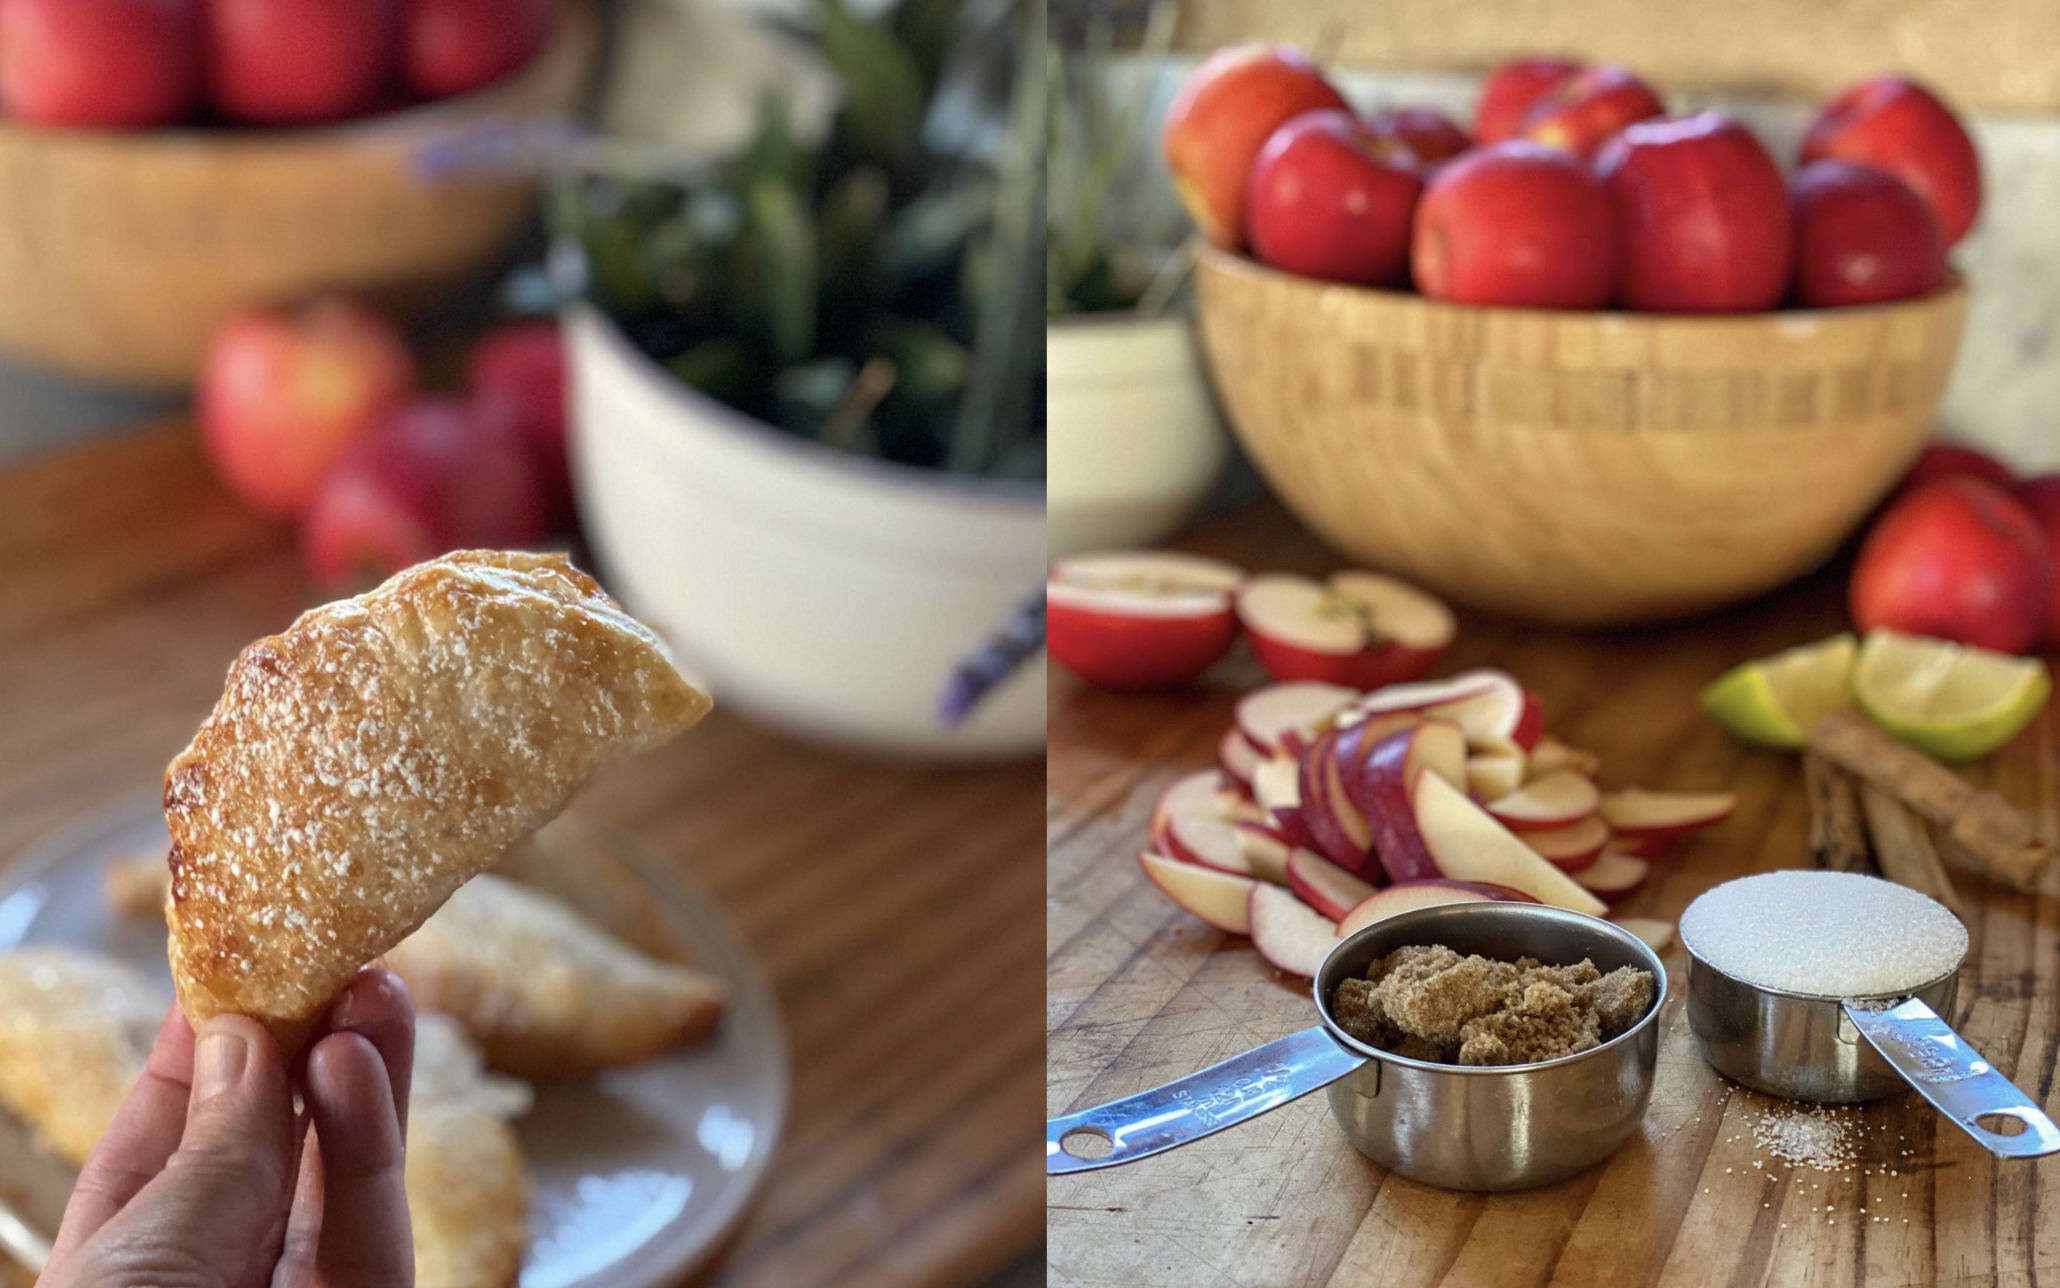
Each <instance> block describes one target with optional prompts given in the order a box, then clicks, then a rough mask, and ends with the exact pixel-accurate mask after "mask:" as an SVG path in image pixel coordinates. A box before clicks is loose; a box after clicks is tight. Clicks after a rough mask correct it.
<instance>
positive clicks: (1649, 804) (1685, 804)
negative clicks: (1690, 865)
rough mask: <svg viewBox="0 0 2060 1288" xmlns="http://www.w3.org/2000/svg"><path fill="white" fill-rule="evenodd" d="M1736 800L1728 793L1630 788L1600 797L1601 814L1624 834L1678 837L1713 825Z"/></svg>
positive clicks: (1729, 813) (1717, 822) (1727, 814)
mask: <svg viewBox="0 0 2060 1288" xmlns="http://www.w3.org/2000/svg"><path fill="white" fill-rule="evenodd" d="M1737 803H1738V800H1737V798H1736V797H1734V796H1733V795H1732V794H1731V793H1729V792H1648V791H1646V790H1645V789H1644V788H1642V787H1632V788H1629V789H1627V790H1625V791H1621V792H1612V793H1610V794H1609V795H1608V796H1605V797H1603V798H1602V817H1603V819H1604V820H1605V821H1607V822H1608V823H1609V825H1610V827H1611V828H1612V829H1613V830H1615V831H1617V832H1619V833H1621V834H1623V835H1625V836H1680V835H1682V834H1683V833H1685V832H1695V831H1700V830H1701V829H1703V828H1705V827H1715V826H1716V825H1717V824H1719V823H1721V822H1723V821H1724V820H1725V819H1727V818H1729V817H1731V810H1732V808H1733V807H1734V806H1736V805H1737Z"/></svg>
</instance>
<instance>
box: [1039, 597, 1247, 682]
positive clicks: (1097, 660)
mask: <svg viewBox="0 0 2060 1288" xmlns="http://www.w3.org/2000/svg"><path fill="white" fill-rule="evenodd" d="M1045 637H1046V638H1045V647H1046V648H1047V649H1049V650H1050V652H1051V655H1052V656H1053V657H1054V658H1056V659H1058V661H1059V662H1060V664H1062V665H1063V666H1064V667H1065V668H1066V669H1067V670H1069V671H1071V672H1072V673H1073V674H1075V675H1077V676H1079V677H1080V678H1081V679H1083V680H1085V681H1087V682H1088V683H1089V684H1092V685H1095V686H1096V687H1098V688H1103V689H1116V690H1123V691H1137V690H1145V689H1176V688H1179V687H1181V686H1182V685H1185V684H1191V683H1193V682H1194V681H1195V679H1196V678H1197V677H1199V676H1200V675H1201V673H1202V672H1204V671H1206V670H1208V669H1209V668H1210V667H1212V666H1214V665H1216V663H1217V662H1218V661H1220V660H1221V659H1222V657H1223V655H1224V654H1225V653H1228V652H1230V646H1231V645H1232V644H1234V643H1236V642H1237V614H1236V613H1235V612H1233V611H1232V610H1231V607H1230V596H1229V595H1225V596H1224V597H1223V607H1222V609H1221V610H1220V611H1217V612H1212V613H1208V614H1205V615H1201V616H1195V617H1142V616H1137V615H1133V614H1130V613H1119V612H1104V611H1101V610H1099V609H1095V608H1089V607H1087V606H1085V605H1082V604H1074V603H1060V602H1056V601H1052V602H1049V603H1048V605H1047V608H1046V624H1045Z"/></svg>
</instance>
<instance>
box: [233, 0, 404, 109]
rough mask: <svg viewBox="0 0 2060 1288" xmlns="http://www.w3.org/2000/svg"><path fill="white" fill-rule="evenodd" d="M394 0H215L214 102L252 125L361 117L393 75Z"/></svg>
mask: <svg viewBox="0 0 2060 1288" xmlns="http://www.w3.org/2000/svg"><path fill="white" fill-rule="evenodd" d="M398 17H399V13H398V9H397V7H396V3H395V0H208V4H207V34H208V45H207V69H208V97H209V100H210V101H211V102H212V103H213V104H214V108H215V110H216V111H217V112H219V113H221V114H222V116H224V117H226V118H227V119H229V120H232V121H241V122H244V123H247V124H252V125H306V124H312V123H314V122H318V121H337V120H342V119H343V118H345V117H348V116H354V115H358V114H360V113H362V112H365V111H366V110H368V109H369V108H370V107H371V106H372V105H373V104H374V103H376V102H378V101H379V96H380V93H381V91H382V89H383V87H384V84H385V81H386V79H387V74H388V72H389V71H390V70H391V67H392V64H393V55H394V38H395V35H396V33H397V31H398V24H397V19H398Z"/></svg>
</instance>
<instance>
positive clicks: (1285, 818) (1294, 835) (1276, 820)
mask: <svg viewBox="0 0 2060 1288" xmlns="http://www.w3.org/2000/svg"><path fill="white" fill-rule="evenodd" d="M1272 827H1273V831H1274V833H1275V835H1277V836H1279V837H1280V839H1281V840H1282V841H1283V842H1284V843H1285V844H1286V845H1287V847H1288V848H1289V849H1290V850H1309V851H1312V852H1313V851H1314V850H1315V849H1316V848H1317V846H1316V834H1315V833H1314V832H1312V831H1310V830H1309V823H1308V821H1307V820H1306V819H1305V818H1304V817H1303V815H1302V807H1301V806H1299V805H1286V806H1282V807H1281V808H1279V809H1276V810H1274V811H1273V823H1272Z"/></svg>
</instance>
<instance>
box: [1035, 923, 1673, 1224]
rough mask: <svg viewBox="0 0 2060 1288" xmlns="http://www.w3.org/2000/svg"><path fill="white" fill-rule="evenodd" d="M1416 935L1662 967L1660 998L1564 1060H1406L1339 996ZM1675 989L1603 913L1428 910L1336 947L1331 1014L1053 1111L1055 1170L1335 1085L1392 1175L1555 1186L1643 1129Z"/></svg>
mask: <svg viewBox="0 0 2060 1288" xmlns="http://www.w3.org/2000/svg"><path fill="white" fill-rule="evenodd" d="M1413 944H1443V945H1445V946H1446V947H1448V948H1451V949H1452V950H1453V951H1455V952H1458V953H1460V954H1462V955H1463V954H1467V953H1479V954H1481V955H1482V956H1484V957H1494V958H1500V959H1503V960H1510V959H1513V958H1517V957H1535V958H1537V959H1538V960H1540V961H1542V962H1545V963H1547V964H1550V965H1573V964H1575V963H1577V962H1579V961H1581V960H1582V959H1584V958H1585V959H1588V960H1590V961H1593V962H1594V963H1595V965H1596V967H1597V968H1598V969H1600V970H1603V971H1610V970H1614V969H1616V968H1617V967H1619V966H1637V967H1641V968H1643V969H1645V970H1649V971H1651V972H1652V975H1653V984H1654V992H1655V996H1654V998H1653V1003H1652V1009H1651V1010H1649V1011H1647V1012H1646V1013H1645V1017H1644V1018H1643V1019H1641V1020H1639V1021H1638V1023H1636V1024H1635V1025H1633V1026H1632V1027H1631V1028H1630V1029H1629V1030H1628V1031H1626V1032H1624V1033H1622V1034H1620V1035H1618V1036H1617V1037H1615V1038H1612V1039H1610V1040H1609V1041H1608V1042H1605V1043H1603V1044H1602V1045H1600V1046H1598V1047H1595V1048H1593V1049H1591V1050H1588V1051H1583V1052H1580V1053H1579V1054H1577V1055H1570V1056H1563V1057H1561V1058H1559V1059H1557V1060H1547V1061H1542V1062H1540V1063H1537V1064H1519V1065H1487V1066H1473V1065H1450V1064H1433V1063H1430V1062H1428V1061H1423V1060H1412V1059H1409V1058H1407V1057H1404V1056H1399V1055H1395V1054H1392V1053H1390V1052H1387V1051H1383V1050H1381V1049H1380V1048H1378V1047H1372V1046H1368V1045H1366V1044H1365V1043H1363V1042H1360V1041H1359V1040H1358V1039H1356V1038H1354V1037H1352V1036H1351V1035H1350V1034H1348V1033H1346V1032H1345V1031H1344V1030H1343V1029H1342V1028H1340V1027H1338V1023H1337V1019H1336V1017H1335V1016H1334V1015H1333V1014H1332V1013H1331V1008H1330V995H1331V993H1332V992H1333V991H1334V990H1335V989H1336V988H1337V985H1338V983H1339V981H1341V980H1344V979H1347V978H1350V977H1352V976H1357V975H1363V974H1365V972H1366V968H1367V966H1368V965H1370V964H1371V963H1372V962H1373V961H1374V959H1375V958H1378V957H1384V956H1386V955H1387V954H1388V953H1390V952H1392V951H1394V950H1395V949H1397V948H1402V947H1406V946H1409V945H1413ZM1666 990H1667V973H1666V968H1665V967H1664V966H1662V965H1661V964H1660V960H1659V957H1658V955H1657V954H1655V953H1654V952H1653V951H1652V950H1651V949H1650V948H1648V947H1646V946H1645V945H1644V943H1642V942H1640V941H1639V940H1638V939H1637V937H1636V936H1634V935H1632V934H1630V933H1629V932H1628V931H1625V930H1623V929H1621V928H1619V927H1617V926H1613V925H1611V924H1610V923H1609V922H1606V921H1601V920H1598V919H1597V918H1594V917H1589V916H1585V915H1583V914H1581V913H1578V912H1568V911H1566V910H1564V909H1560V908H1550V907H1546V906H1544V905H1541V904H1532V903H1457V904H1445V905H1442V906H1439V907H1432V908H1419V909H1417V910H1415V911H1413V912H1406V913H1402V914H1401V915H1399V916H1395V917H1390V918H1388V919H1387V920H1386V921H1381V922H1376V923H1374V924H1373V925H1371V926H1368V927H1367V928H1366V929H1364V930H1361V931H1359V932H1357V933H1355V934H1353V935H1351V936H1350V937H1349V938H1346V939H1342V940H1339V941H1338V944H1337V946H1336V947H1334V948H1332V949H1331V951H1330V955H1329V956H1328V957H1326V958H1324V961H1323V965H1322V966H1321V967H1319V968H1318V970H1317V972H1316V979H1315V981H1314V992H1315V995H1316V1010H1317V1014H1318V1016H1319V1017H1320V1018H1321V1020H1322V1023H1320V1024H1317V1025H1314V1026H1312V1027H1310V1028H1306V1029H1303V1030H1302V1031H1300V1032H1299V1033H1291V1034H1289V1035H1288V1036H1287V1037H1284V1038H1280V1039H1278V1040H1276V1041H1273V1042H1268V1043H1266V1044H1265V1045H1264V1046H1261V1047H1257V1048H1254V1049H1253V1050H1250V1051H1247V1052H1245V1053H1244V1054H1243V1055H1239V1056H1233V1057H1232V1058H1230V1059H1228V1060H1225V1061H1223V1062H1222V1063H1221V1064H1217V1065H1212V1066H1211V1067H1209V1068H1207V1069H1203V1070H1202V1071H1201V1072H1199V1073H1195V1074H1190V1075H1189V1076H1187V1077H1185V1078H1180V1079H1177V1080H1175V1081H1173V1082H1169V1083H1167V1084H1165V1085H1164V1086H1160V1087H1154V1088H1152V1089H1151V1090H1150V1091H1143V1092H1139V1093H1138V1094H1137V1095H1134V1096H1129V1097H1126V1098H1124V1099H1122V1100H1117V1101H1112V1102H1110V1103H1109V1104H1106V1105H1101V1106H1098V1107H1096V1108H1093V1109H1087V1110H1083V1111H1081V1112H1080V1113H1077V1114H1069V1115H1067V1116H1065V1117H1063V1118H1053V1119H1050V1120H1048V1121H1047V1122H1046V1123H1045V1146H1044V1151H1045V1172H1046V1174H1047V1175H1060V1174H1063V1173H1067V1172H1082V1171H1088V1170H1090V1169H1092V1168H1097V1167H1113V1166H1116V1165H1117V1164H1121V1163H1132V1162H1136V1161H1137V1160H1138V1159H1141V1158H1149V1157H1150V1156H1152V1155H1153V1154H1157V1153H1161V1152H1163V1151H1165V1150H1169V1149H1174V1148H1176V1147H1178V1146H1181V1145H1185V1144H1187V1143H1188V1142H1189V1141H1193V1140H1199V1139H1201V1138H1202V1137H1204V1136H1207V1135H1210V1134H1212V1133H1214V1132H1218V1131H1221V1130H1223V1129H1224V1128H1226V1127H1231V1126H1235V1125H1236V1124H1238V1123H1241V1122H1244V1121H1245V1120H1247V1119H1250V1118H1255V1117H1257V1116H1258V1115H1260V1114H1263V1113H1265V1112H1266V1111H1267V1110H1269V1109H1277V1108H1279V1107H1280V1106H1281V1105H1284V1104H1286V1103H1287V1102H1289V1101H1290V1100H1295V1099H1297V1098H1299V1097H1301V1096H1305V1095H1307V1094H1309V1093H1310V1092H1312V1091H1315V1090H1317V1089H1318V1088H1320V1087H1328V1088H1329V1089H1330V1109H1331V1114H1332V1116H1333V1117H1335V1118H1336V1119H1337V1120H1338V1125H1339V1126H1340V1127H1342V1128H1343V1129H1344V1132H1345V1138H1346V1139H1347V1140H1349V1141H1351V1142H1352V1144H1353V1146H1354V1147H1356V1148H1357V1149H1358V1150H1359V1152H1360V1153H1362V1154H1365V1155H1366V1156H1367V1157H1368V1158H1371V1159H1373V1160H1374V1161H1375V1162H1377V1163H1379V1164H1381V1165H1382V1166H1383V1167H1386V1168H1388V1169H1389V1170H1391V1171H1394V1172H1398V1173H1400V1174H1401V1175H1403V1176H1407V1177H1409V1178H1411V1179H1412V1180H1418V1181H1423V1182H1425V1183H1426V1184H1430V1185H1438V1186H1443V1187H1444V1188H1446V1189H1454V1190H1518V1189H1527V1188H1529V1187H1531V1186H1534V1185H1546V1184H1549V1183H1551V1182H1553V1181H1557V1180H1561V1179H1564V1178H1565V1177H1568V1176H1572V1175H1573V1174H1575V1173H1576V1172H1579V1171H1582V1170H1584V1169H1586V1168H1588V1167H1590V1166H1592V1165H1593V1164H1595V1163H1597V1162H1599V1161H1601V1160H1602V1159H1604V1158H1607V1157H1608V1156H1609V1155H1610V1154H1612V1153H1614V1152H1615V1151H1616V1149H1617V1147H1618V1146H1620V1145H1622V1144H1623V1143H1624V1141H1625V1140H1626V1139H1627V1138H1628V1137H1629V1136H1630V1135H1631V1133H1632V1132H1633V1131H1635V1130H1636V1129H1637V1126H1638V1120H1639V1119H1640V1118H1641V1117H1642V1116H1643V1115H1644V1113H1645V1104H1646V1101H1647V1100H1648V1099H1649V1098H1650V1096H1651V1094H1652V1076H1653V1069H1654V1066H1655V1064H1656V1063H1657V1061H1658V1058H1659V1024H1658V1017H1659V1013H1660V1007H1661V1005H1662V1004H1663V1003H1664V1002H1665V1001H1666ZM1076 1151H1077V1152H1076Z"/></svg>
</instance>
